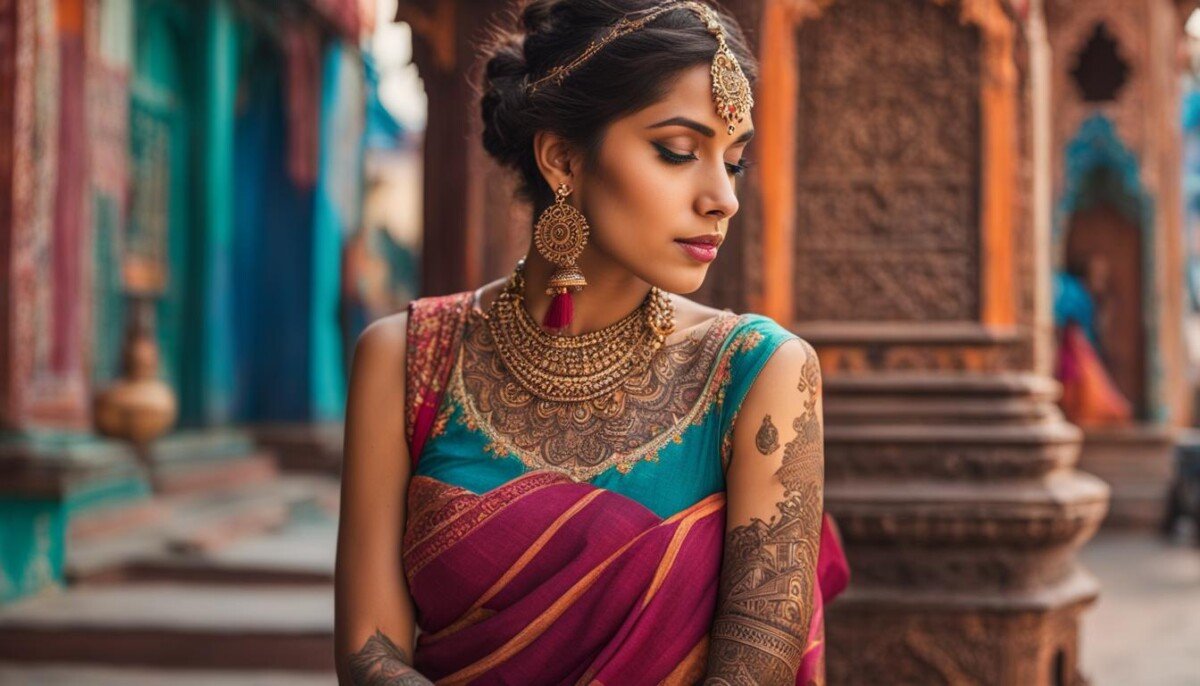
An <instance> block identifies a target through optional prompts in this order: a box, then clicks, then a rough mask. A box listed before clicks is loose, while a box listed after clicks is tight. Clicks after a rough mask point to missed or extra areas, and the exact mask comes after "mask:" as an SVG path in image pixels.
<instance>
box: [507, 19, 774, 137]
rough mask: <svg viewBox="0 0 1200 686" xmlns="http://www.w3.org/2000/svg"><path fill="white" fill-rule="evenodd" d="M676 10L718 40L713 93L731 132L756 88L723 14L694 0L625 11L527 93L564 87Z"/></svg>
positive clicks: (533, 82)
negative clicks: (609, 48)
mask: <svg viewBox="0 0 1200 686" xmlns="http://www.w3.org/2000/svg"><path fill="white" fill-rule="evenodd" d="M677 9H686V10H688V11H690V12H692V13H693V14H695V15H696V16H697V17H699V18H700V21H702V22H704V28H705V29H706V30H707V31H708V32H709V34H711V35H712V36H713V37H714V38H716V40H717V50H716V52H714V53H713V59H712V67H711V69H710V72H711V73H712V96H713V101H714V103H715V104H716V106H717V115H718V116H720V117H721V118H722V119H724V120H725V124H726V131H727V132H728V133H729V134H731V135H732V134H733V130H734V128H736V126H737V124H738V123H739V122H741V121H742V120H744V119H745V118H746V115H747V114H749V112H750V108H752V107H754V95H753V93H752V90H753V89H752V88H751V87H750V80H749V79H748V78H746V73H745V72H744V71H742V65H741V64H739V63H738V61H737V57H736V56H735V55H734V54H733V50H732V49H731V48H730V47H729V43H728V41H727V36H726V35H725V27H724V25H722V24H721V19H720V17H719V16H718V15H717V13H716V11H715V10H713V8H711V7H709V6H708V5H706V4H704V3H703V2H696V1H695V0H685V1H683V2H667V3H663V4H661V5H655V6H652V7H648V8H646V9H644V10H637V11H634V12H630V13H628V14H626V15H625V16H623V17H621V18H620V20H618V21H617V22H616V23H615V24H613V25H612V27H611V28H610V29H609V31H608V33H606V34H605V35H604V36H603V37H601V38H599V39H597V40H593V41H591V42H589V43H588V45H587V47H586V48H585V49H584V50H583V52H581V53H580V54H579V55H578V56H576V57H575V58H574V59H572V60H570V61H569V62H566V63H564V64H560V65H558V66H556V67H554V68H553V69H551V70H550V71H548V72H547V73H546V74H545V75H543V76H541V77H539V78H537V79H533V80H530V81H527V82H526V85H525V92H526V94H528V95H530V96H532V95H534V94H535V93H537V92H538V91H539V90H541V89H542V88H543V87H544V86H545V85H546V84H549V83H554V84H556V85H559V86H561V85H562V84H563V81H565V80H566V78H567V76H569V75H570V74H571V73H572V72H574V71H575V70H576V69H578V68H579V67H580V66H581V65H582V64H583V63H584V62H587V61H588V60H590V59H591V58H592V57H593V56H595V55H596V53H598V52H600V50H601V49H603V48H604V46H606V45H608V44H609V43H611V42H613V41H614V40H616V39H618V38H620V37H621V36H625V35H628V34H630V33H633V32H634V31H637V30H639V29H641V28H642V27H644V26H645V25H646V24H648V23H650V22H651V21H653V20H654V19H657V18H658V17H659V16H661V15H663V14H665V13H667V12H670V11H672V10H677Z"/></svg>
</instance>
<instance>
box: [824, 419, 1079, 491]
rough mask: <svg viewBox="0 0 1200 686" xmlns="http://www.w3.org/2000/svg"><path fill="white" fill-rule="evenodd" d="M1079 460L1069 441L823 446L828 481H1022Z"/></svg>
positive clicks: (832, 440)
mask: <svg viewBox="0 0 1200 686" xmlns="http://www.w3.org/2000/svg"><path fill="white" fill-rule="evenodd" d="M835 431H836V430H835ZM831 433H833V432H831ZM1078 455H1079V444H1078V443H1077V442H1073V441H1072V442H1069V443H1045V444H1032V445H1028V446H1011V445H966V444H955V443H953V442H946V441H939V440H937V438H936V434H935V433H934V431H932V430H931V431H930V442H929V443H919V444H915V445H913V444H907V443H897V442H891V443H866V442H856V441H844V440H837V439H835V438H833V437H832V436H831V437H830V438H829V440H828V442H827V443H826V445H825V470H826V471H825V474H826V479H827V480H828V481H849V480H853V479H856V478H862V477H871V478H883V479H921V478H934V479H955V480H966V481H990V480H993V479H1022V478H1034V477H1038V476H1042V475H1044V474H1047V473H1049V472H1050V471H1052V470H1054V469H1060V468H1064V467H1069V466H1071V465H1073V464H1074V463H1075V461H1076V458H1077V457H1078Z"/></svg>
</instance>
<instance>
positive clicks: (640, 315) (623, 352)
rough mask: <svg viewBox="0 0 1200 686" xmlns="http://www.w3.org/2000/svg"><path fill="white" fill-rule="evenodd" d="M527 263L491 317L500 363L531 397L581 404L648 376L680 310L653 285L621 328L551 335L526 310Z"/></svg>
mask: <svg viewBox="0 0 1200 686" xmlns="http://www.w3.org/2000/svg"><path fill="white" fill-rule="evenodd" d="M524 272H525V260H524V259H522V260H520V261H519V262H517V267H516V269H514V270H513V273H512V275H511V276H509V278H508V283H507V284H505V286H504V290H502V291H501V292H500V293H499V294H498V295H497V296H496V299H495V300H494V301H493V302H492V305H491V307H489V308H488V312H487V313H486V315H485V319H486V320H487V325H488V329H489V330H490V331H491V334H492V339H493V340H494V341H495V344H496V350H497V352H498V353H499V356H500V360H501V361H502V362H503V363H504V366H505V367H506V368H507V369H508V371H509V372H510V373H512V375H513V376H514V377H515V378H516V380H517V382H518V383H519V384H520V385H521V387H522V388H524V389H525V390H526V391H529V393H530V394H532V395H534V396H536V397H538V398H542V399H545V400H554V401H558V402H581V401H584V400H591V399H593V398H598V397H600V396H602V395H605V394H608V393H611V392H612V391H614V390H616V389H617V388H618V387H620V385H621V384H622V383H623V382H624V381H625V379H627V378H629V376H631V375H633V374H636V373H639V372H643V371H645V370H646V368H647V366H648V365H649V364H650V360H651V359H652V358H653V357H654V353H655V352H657V351H658V349H659V348H661V347H662V346H663V341H664V340H665V339H666V337H667V334H669V333H671V331H673V330H674V329H675V307H674V305H672V304H671V299H670V298H669V297H668V296H667V294H666V292H664V291H663V290H662V289H660V288H658V287H651V289H650V293H649V294H647V295H646V299H645V300H643V301H642V304H641V305H639V306H638V307H637V309H635V310H634V311H633V312H630V313H629V314H627V315H625V316H624V317H622V318H621V320H620V321H618V322H616V323H615V324H610V325H609V326H606V327H604V328H603V329H598V330H596V331H589V332H588V333H585V334H580V335H578V336H562V335H554V334H551V333H548V332H547V331H546V330H544V329H543V328H542V327H541V326H539V325H538V323H537V322H535V321H534V320H533V317H531V316H530V315H529V312H528V311H527V310H526V309H525V296H524V293H525V273H524Z"/></svg>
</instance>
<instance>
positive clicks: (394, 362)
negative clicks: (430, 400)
mask: <svg viewBox="0 0 1200 686" xmlns="http://www.w3.org/2000/svg"><path fill="white" fill-rule="evenodd" d="M407 330H408V312H407V311H401V312H397V313H396V314H390V315H388V316H386V317H381V318H379V319H377V320H375V321H374V322H372V323H371V324H370V325H368V326H367V328H365V329H363V331H362V333H360V334H359V335H358V341H357V342H356V343H355V345H354V361H353V363H352V365H351V372H350V388H349V395H350V396H351V401H353V398H355V397H361V396H363V395H367V396H369V397H370V398H371V399H372V400H403V394H404V355H405V347H406V342H407V337H408V334H407ZM381 396H385V397H381Z"/></svg>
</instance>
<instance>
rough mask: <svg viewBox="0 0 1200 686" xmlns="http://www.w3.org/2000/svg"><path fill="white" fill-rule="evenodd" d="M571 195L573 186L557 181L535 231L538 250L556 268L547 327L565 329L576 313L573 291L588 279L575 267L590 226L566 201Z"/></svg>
mask: <svg viewBox="0 0 1200 686" xmlns="http://www.w3.org/2000/svg"><path fill="white" fill-rule="evenodd" d="M570 194H571V187H570V186H568V185H567V184H566V183H559V184H558V188H557V189H555V191H554V204H553V205H551V206H550V207H547V208H546V209H545V210H543V211H542V213H541V215H539V216H538V220H537V226H536V228H535V230H534V233H533V243H534V246H535V247H536V248H537V251H538V252H539V253H540V254H541V255H542V257H545V258H546V260H547V261H549V262H550V263H551V264H553V265H554V266H555V267H557V269H555V270H554V273H553V274H551V275H550V280H549V281H548V282H546V295H553V296H554V300H552V301H551V302H550V309H548V310H546V316H545V317H544V318H543V319H542V325H543V326H545V327H546V328H548V329H564V328H566V327H567V326H569V325H570V324H571V319H572V318H574V315H575V304H574V301H573V300H572V299H571V291H578V290H580V289H582V288H583V287H584V286H586V285H587V279H584V278H583V273H582V272H580V271H579V268H578V267H576V266H575V260H577V259H579V256H580V255H581V254H583V246H585V245H587V239H588V233H589V232H590V230H591V227H589V226H588V222H587V217H585V216H583V213H582V212H580V211H579V210H577V209H575V208H574V207H572V206H571V205H569V204H567V196H568V195H570Z"/></svg>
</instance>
